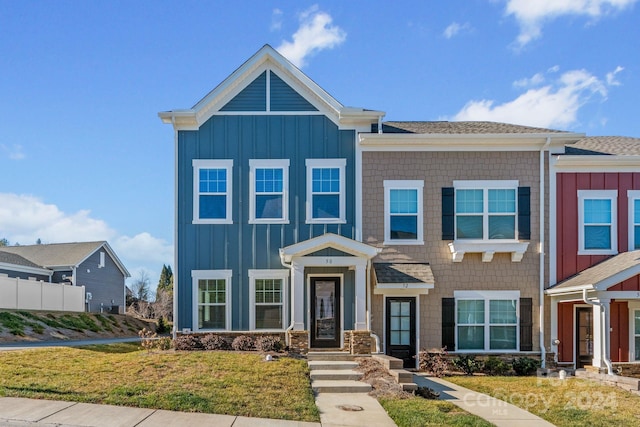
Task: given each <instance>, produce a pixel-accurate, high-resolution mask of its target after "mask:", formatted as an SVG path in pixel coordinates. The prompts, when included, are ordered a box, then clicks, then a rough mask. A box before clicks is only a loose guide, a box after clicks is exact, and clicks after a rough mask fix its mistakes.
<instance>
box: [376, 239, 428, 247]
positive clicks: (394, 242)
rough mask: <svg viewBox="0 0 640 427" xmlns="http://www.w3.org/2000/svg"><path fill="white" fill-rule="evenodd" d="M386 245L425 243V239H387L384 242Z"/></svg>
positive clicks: (416, 244)
mask: <svg viewBox="0 0 640 427" xmlns="http://www.w3.org/2000/svg"><path fill="white" fill-rule="evenodd" d="M382 244H383V245H385V246H402V245H412V246H418V245H424V240H385V241H384V242H382Z"/></svg>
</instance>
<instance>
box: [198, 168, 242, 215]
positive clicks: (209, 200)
mask: <svg viewBox="0 0 640 427" xmlns="http://www.w3.org/2000/svg"><path fill="white" fill-rule="evenodd" d="M232 169H233V160H209V159H194V160H193V223H194V224H231V223H232V222H233V220H232V218H231V206H232V205H231V198H232V188H233V185H232V184H233V182H232V174H231V172H232Z"/></svg>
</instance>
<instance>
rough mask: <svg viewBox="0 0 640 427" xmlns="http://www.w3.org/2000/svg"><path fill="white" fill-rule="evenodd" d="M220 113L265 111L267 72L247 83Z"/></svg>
mask: <svg viewBox="0 0 640 427" xmlns="http://www.w3.org/2000/svg"><path fill="white" fill-rule="evenodd" d="M220 111H267V72H266V71H265V72H264V73H262V74H260V76H258V77H257V78H256V79H255V80H254V81H252V82H251V83H249V85H248V86H247V87H245V88H244V89H242V91H241V92H240V93H239V94H237V95H236V96H235V97H234V98H233V99H232V100H231V101H229V102H227V104H226V105H225V106H224V107H222V108H221V109H220Z"/></svg>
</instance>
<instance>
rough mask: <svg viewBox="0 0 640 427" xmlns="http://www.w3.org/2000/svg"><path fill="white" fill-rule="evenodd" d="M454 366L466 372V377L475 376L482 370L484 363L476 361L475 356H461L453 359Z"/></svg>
mask: <svg viewBox="0 0 640 427" xmlns="http://www.w3.org/2000/svg"><path fill="white" fill-rule="evenodd" d="M452 363H453V366H455V367H456V368H457V369H459V370H461V371H462V372H464V373H465V374H466V375H473V374H475V373H476V372H478V371H479V370H481V369H482V362H481V361H479V360H476V357H475V356H473V355H469V356H467V355H464V356H459V357H456V358H455V359H453V361H452Z"/></svg>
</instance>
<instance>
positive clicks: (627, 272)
mask: <svg viewBox="0 0 640 427" xmlns="http://www.w3.org/2000/svg"><path fill="white" fill-rule="evenodd" d="M638 274H640V265H634V266H633V267H629V268H627V269H624V270H622V271H619V272H617V273H615V274H612V275H611V276H609V277H607V278H606V279H603V280H601V281H599V282H598V283H596V284H595V289H596V290H597V291H606V290H607V289H609V288H610V287H611V286H614V285H617V284H618V283H621V282H624V281H625V280H627V279H630V278H632V277H633V276H637V275H638Z"/></svg>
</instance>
